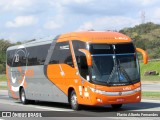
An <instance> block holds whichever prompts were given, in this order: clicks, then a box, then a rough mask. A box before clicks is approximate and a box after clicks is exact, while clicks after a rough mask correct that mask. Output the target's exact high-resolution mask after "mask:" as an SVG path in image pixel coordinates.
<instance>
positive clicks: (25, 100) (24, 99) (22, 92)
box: [20, 88, 29, 105]
mask: <svg viewBox="0 0 160 120" xmlns="http://www.w3.org/2000/svg"><path fill="white" fill-rule="evenodd" d="M20 100H21V102H22V103H23V104H24V105H25V104H27V103H28V102H29V101H28V100H27V99H26V94H25V91H24V89H23V88H22V89H21V91H20Z"/></svg>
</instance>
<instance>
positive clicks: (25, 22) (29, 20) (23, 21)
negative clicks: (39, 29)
mask: <svg viewBox="0 0 160 120" xmlns="http://www.w3.org/2000/svg"><path fill="white" fill-rule="evenodd" d="M37 21H38V19H37V18H36V17H34V16H18V17H16V18H15V19H14V20H13V21H8V22H7V23H6V27H9V28H10V27H14V28H18V27H24V26H30V25H33V24H35V23H37Z"/></svg>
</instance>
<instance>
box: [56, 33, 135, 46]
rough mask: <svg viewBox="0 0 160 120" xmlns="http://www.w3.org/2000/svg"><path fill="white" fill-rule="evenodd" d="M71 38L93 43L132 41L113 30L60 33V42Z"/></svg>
mask: <svg viewBox="0 0 160 120" xmlns="http://www.w3.org/2000/svg"><path fill="white" fill-rule="evenodd" d="M67 38H70V40H81V41H83V42H91V43H106V42H107V43H118V42H132V40H131V39H130V38H129V37H128V36H126V35H124V34H122V33H118V32H111V31H84V32H71V33H66V34H62V35H60V37H59V39H58V42H61V41H67V40H68V39H67Z"/></svg>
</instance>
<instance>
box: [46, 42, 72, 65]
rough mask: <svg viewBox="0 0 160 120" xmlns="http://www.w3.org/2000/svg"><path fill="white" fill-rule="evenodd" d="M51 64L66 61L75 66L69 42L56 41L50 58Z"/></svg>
mask: <svg viewBox="0 0 160 120" xmlns="http://www.w3.org/2000/svg"><path fill="white" fill-rule="evenodd" d="M49 63H50V64H60V63H65V64H67V65H69V66H71V67H73V66H74V65H73V60H72V55H71V51H70V47H69V42H61V43H56V46H55V48H54V51H53V54H52V56H51V59H50V62H49Z"/></svg>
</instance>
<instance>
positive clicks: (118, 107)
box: [112, 104, 122, 109]
mask: <svg viewBox="0 0 160 120" xmlns="http://www.w3.org/2000/svg"><path fill="white" fill-rule="evenodd" d="M121 107H122V104H112V108H113V109H120V108H121Z"/></svg>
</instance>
